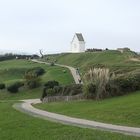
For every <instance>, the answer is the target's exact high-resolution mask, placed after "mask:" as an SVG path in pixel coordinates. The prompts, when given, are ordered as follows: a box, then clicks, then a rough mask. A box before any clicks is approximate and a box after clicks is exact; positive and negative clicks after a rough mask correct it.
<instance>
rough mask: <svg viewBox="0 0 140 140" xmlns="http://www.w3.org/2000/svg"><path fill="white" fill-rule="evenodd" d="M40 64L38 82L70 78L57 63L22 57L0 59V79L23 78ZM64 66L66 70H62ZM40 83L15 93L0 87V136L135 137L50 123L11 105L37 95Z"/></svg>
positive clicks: (4, 139)
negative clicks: (43, 63)
mask: <svg viewBox="0 0 140 140" xmlns="http://www.w3.org/2000/svg"><path fill="white" fill-rule="evenodd" d="M38 66H40V67H42V68H44V69H45V70H46V73H45V74H44V75H43V76H42V77H41V78H42V84H43V83H44V82H46V81H48V80H58V81H59V82H60V83H61V84H69V83H72V82H73V78H72V77H71V74H70V72H69V71H68V70H67V69H64V68H60V67H56V66H54V67H50V66H47V65H42V64H37V63H33V62H30V61H25V60H11V61H3V62H0V82H4V83H6V84H7V85H8V84H11V83H13V82H15V81H19V80H23V75H24V73H25V71H26V70H28V69H29V68H33V67H38ZM63 70H66V71H67V72H66V73H63ZM41 94H42V87H40V88H36V89H33V90H21V91H20V92H19V93H17V94H10V93H8V92H7V91H6V90H1V91H0V114H1V115H0V139H1V140H22V139H24V140H31V139H34V140H44V139H45V140H56V139H58V140H77V139H80V140H91V139H102V140H108V139H112V140H118V139H119V140H126V139H127V140H138V139H139V138H137V137H133V136H126V135H123V134H118V133H110V132H104V131H99V130H91V129H84V128H78V127H74V126H67V125H62V124H59V123H53V122H50V121H47V120H41V119H39V118H34V117H31V116H29V115H26V114H23V113H21V112H19V111H17V110H15V109H14V108H12V105H13V104H14V103H17V102H19V100H22V99H28V98H40V96H41Z"/></svg>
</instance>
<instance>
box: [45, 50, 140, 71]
mask: <svg viewBox="0 0 140 140" xmlns="http://www.w3.org/2000/svg"><path fill="white" fill-rule="evenodd" d="M47 57H48V58H49V60H48V61H57V63H60V64H66V65H71V66H74V67H76V68H77V67H79V68H80V70H81V71H82V72H85V71H86V70H88V69H89V68H90V67H93V66H106V67H109V68H110V69H111V70H112V71H115V72H116V73H122V72H129V71H133V70H135V69H139V68H140V61H133V59H132V58H135V59H139V56H138V55H136V54H135V53H134V52H129V51H128V52H124V53H120V52H119V51H103V52H86V53H76V54H71V53H68V54H56V55H49V56H47Z"/></svg>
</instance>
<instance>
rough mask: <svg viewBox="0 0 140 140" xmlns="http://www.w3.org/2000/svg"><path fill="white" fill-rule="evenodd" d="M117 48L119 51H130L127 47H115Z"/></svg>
mask: <svg viewBox="0 0 140 140" xmlns="http://www.w3.org/2000/svg"><path fill="white" fill-rule="evenodd" d="M117 50H118V51H120V52H121V53H123V52H126V51H131V50H130V49H129V48H117Z"/></svg>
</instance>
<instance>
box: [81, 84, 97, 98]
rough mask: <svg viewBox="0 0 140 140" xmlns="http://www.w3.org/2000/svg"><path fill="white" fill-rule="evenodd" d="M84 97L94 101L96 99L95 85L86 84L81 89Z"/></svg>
mask: <svg viewBox="0 0 140 140" xmlns="http://www.w3.org/2000/svg"><path fill="white" fill-rule="evenodd" d="M83 92H84V96H85V97H86V98H87V99H95V98H96V85H94V84H93V83H88V84H86V85H84V87H83Z"/></svg>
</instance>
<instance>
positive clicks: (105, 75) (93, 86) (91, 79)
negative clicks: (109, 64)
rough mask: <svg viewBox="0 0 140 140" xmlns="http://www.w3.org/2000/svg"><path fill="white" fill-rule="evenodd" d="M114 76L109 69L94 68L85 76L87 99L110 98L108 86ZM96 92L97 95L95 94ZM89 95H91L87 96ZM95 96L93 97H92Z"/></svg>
mask: <svg viewBox="0 0 140 140" xmlns="http://www.w3.org/2000/svg"><path fill="white" fill-rule="evenodd" d="M113 76H114V75H111V74H110V72H109V69H107V68H93V69H90V70H89V71H88V72H87V73H86V74H85V75H84V86H85V88H83V89H85V90H84V92H86V93H85V94H86V96H87V97H95V98H96V99H97V100H98V99H102V98H104V97H106V96H108V95H107V94H106V93H107V92H106V85H107V84H108V82H109V81H110V79H111V78H112V77H113ZM94 92H95V93H94ZM87 94H89V95H87ZM92 94H93V95H92Z"/></svg>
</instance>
